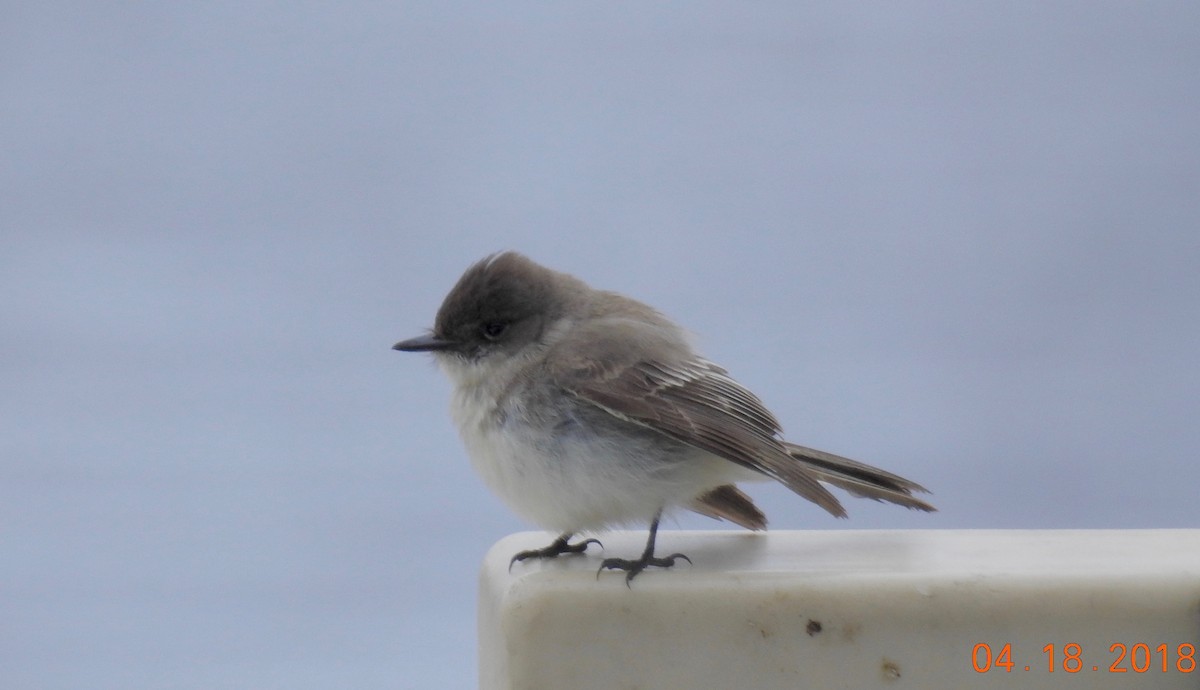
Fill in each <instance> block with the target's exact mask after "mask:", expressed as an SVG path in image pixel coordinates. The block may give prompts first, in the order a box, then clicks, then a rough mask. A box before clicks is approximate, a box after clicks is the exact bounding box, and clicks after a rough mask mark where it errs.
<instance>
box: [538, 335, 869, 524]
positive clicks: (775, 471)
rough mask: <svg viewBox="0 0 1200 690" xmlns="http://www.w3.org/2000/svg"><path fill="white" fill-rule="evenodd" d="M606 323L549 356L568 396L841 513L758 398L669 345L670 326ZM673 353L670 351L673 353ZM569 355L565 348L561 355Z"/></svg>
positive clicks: (712, 366)
mask: <svg viewBox="0 0 1200 690" xmlns="http://www.w3.org/2000/svg"><path fill="white" fill-rule="evenodd" d="M620 326H621V324H619V323H610V324H608V328H604V329H601V328H592V329H588V331H589V332H587V333H581V334H579V337H577V338H573V339H572V340H574V343H572V346H571V347H570V348H564V349H562V350H560V351H559V352H560V353H563V354H561V355H560V356H558V357H554V358H552V360H553V365H552V372H551V373H552V375H553V376H554V378H555V380H556V382H557V383H558V385H559V386H560V387H561V388H562V389H563V390H566V391H567V392H568V393H570V394H571V395H574V396H576V397H577V398H579V399H581V400H584V401H586V402H589V403H591V404H593V405H596V406H598V407H600V408H601V409H603V410H605V411H607V412H608V413H610V414H612V415H614V416H616V417H619V418H621V419H624V420H627V421H630V422H633V423H636V424H640V425H642V426H645V427H648V428H650V429H653V430H655V431H657V432H659V433H662V434H665V435H667V436H669V437H671V438H673V439H675V440H677V441H680V442H682V443H686V444H688V445H690V446H693V447H696V448H700V449H702V450H706V451H708V452H710V453H712V454H714V455H717V456H720V457H722V458H725V459H726V460H729V461H731V462H735V463H737V464H739V465H742V466H744V467H748V468H750V469H753V470H756V471H758V472H761V473H762V474H765V475H767V476H769V477H771V478H773V479H777V480H779V481H780V482H782V483H783V484H784V485H785V486H787V487H788V488H789V489H791V490H792V491H794V492H796V493H797V494H799V495H801V496H803V497H805V498H807V499H808V500H810V501H812V502H813V503H816V504H817V505H819V506H821V507H822V508H824V509H825V510H827V511H829V512H830V513H832V514H833V515H836V516H838V517H844V516H845V514H846V511H845V509H844V508H842V505H841V503H839V502H838V500H837V498H835V497H834V496H833V494H831V493H830V492H829V490H828V489H826V488H825V487H824V486H822V485H821V484H820V483H819V482H818V481H817V475H816V474H815V473H813V472H812V471H810V470H809V469H808V468H806V467H805V466H804V465H803V464H802V463H799V462H796V460H795V459H794V458H792V457H791V455H789V454H788V451H787V449H786V448H785V446H784V445H783V442H782V441H781V440H780V438H779V436H778V434H779V423H778V422H777V421H776V420H775V417H774V416H773V415H772V414H771V413H770V412H769V411H768V410H767V409H766V407H764V406H763V404H762V401H760V400H759V399H758V397H757V396H755V395H754V394H753V393H751V392H750V391H748V390H746V389H745V388H744V387H742V386H741V384H739V383H737V382H736V381H734V380H733V379H732V378H730V376H729V374H728V373H727V372H726V371H725V370H724V369H722V368H721V367H719V366H717V365H716V364H713V363H712V362H709V361H707V360H705V359H702V358H700V357H697V356H694V355H692V354H691V351H690V349H687V348H673V347H665V346H664V345H670V344H673V342H674V341H670V338H671V337H672V336H673V334H672V333H670V332H663V331H653V330H649V331H648V330H647V329H645V328H642V324H637V323H631V324H626V328H624V329H623V328H621V327H620ZM681 351H682V353H683V354H682V355H681V356H673V355H674V353H677V352H681ZM567 353H569V354H567Z"/></svg>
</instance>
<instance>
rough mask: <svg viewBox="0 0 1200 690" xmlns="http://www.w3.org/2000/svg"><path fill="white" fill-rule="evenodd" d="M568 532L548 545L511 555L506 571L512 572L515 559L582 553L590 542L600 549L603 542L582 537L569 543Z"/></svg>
mask: <svg viewBox="0 0 1200 690" xmlns="http://www.w3.org/2000/svg"><path fill="white" fill-rule="evenodd" d="M570 538H571V535H570V534H564V535H562V536H561V537H559V538H558V539H555V540H554V541H553V542H552V543H551V544H550V545H549V546H547V547H545V548H542V549H531V550H529V551H521V552H519V553H517V555H515V556H513V557H512V560H510V561H509V562H508V572H510V573H511V572H512V567H513V564H514V563H516V562H517V561H524V560H527V559H530V558H556V557H558V556H561V555H562V554H564V553H584V552H585V551H587V547H588V545H590V544H596V545H598V546H599V547H600V548H601V549H603V548H604V544H601V543H600V540H599V539H584V540H583V541H580V542H576V543H574V544H572V543H570V541H569V540H570Z"/></svg>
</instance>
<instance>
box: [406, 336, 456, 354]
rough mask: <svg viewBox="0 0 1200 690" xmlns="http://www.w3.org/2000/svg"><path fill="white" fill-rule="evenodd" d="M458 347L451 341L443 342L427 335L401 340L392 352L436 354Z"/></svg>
mask: <svg viewBox="0 0 1200 690" xmlns="http://www.w3.org/2000/svg"><path fill="white" fill-rule="evenodd" d="M456 347H458V343H456V342H454V341H453V340H443V339H441V338H439V337H437V336H436V335H433V334H432V333H431V334H429V335H419V336H417V337H415V338H409V339H408V340H401V341H400V342H398V343H396V344H395V345H393V346H392V349H393V350H400V351H401V352H438V351H441V350H453V349H455V348H456Z"/></svg>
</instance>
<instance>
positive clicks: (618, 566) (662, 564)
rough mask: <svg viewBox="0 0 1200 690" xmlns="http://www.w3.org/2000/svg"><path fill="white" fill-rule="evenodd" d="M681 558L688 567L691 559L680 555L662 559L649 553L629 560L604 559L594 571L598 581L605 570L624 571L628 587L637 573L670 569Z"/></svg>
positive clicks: (675, 554) (674, 554) (676, 554)
mask: <svg viewBox="0 0 1200 690" xmlns="http://www.w3.org/2000/svg"><path fill="white" fill-rule="evenodd" d="M680 558H682V559H683V560H685V561H687V562H688V564H689V565H690V564H691V562H692V559H690V558H688V557H687V556H685V555H683V554H681V553H673V554H671V555H670V556H665V557H662V558H658V557H655V556H654V555H652V554H650V553H644V554H642V557H641V558H638V559H636V560H629V559H626V558H605V559H604V561H603V562H601V563H600V569H599V570H597V571H596V578H597V579H599V577H600V573H602V572H604V571H605V570H624V571H625V586H626V587H630V586H631V585H630V584H629V583H631V582H633V578H635V577H637V575H638V573H640V572H642V571H643V570H645V569H646V568H649V567H650V566H654V567H656V568H670V567H672V566H674V565H675V561H676V560H677V559H680Z"/></svg>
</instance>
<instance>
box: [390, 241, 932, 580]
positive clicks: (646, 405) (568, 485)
mask: <svg viewBox="0 0 1200 690" xmlns="http://www.w3.org/2000/svg"><path fill="white" fill-rule="evenodd" d="M392 347H393V349H395V350H399V351H403V352H429V353H432V354H433V355H434V357H435V359H436V361H437V364H438V365H439V367H440V368H441V369H442V370H443V372H444V373H445V374H446V375H447V376H448V378H449V379H450V381H451V382H452V384H453V389H454V390H453V396H452V402H451V416H452V418H453V420H454V422H455V423H456V425H457V427H458V431H459V433H460V436H461V437H462V440H463V443H464V445H465V447H466V450H467V454H468V456H469V458H470V460H471V463H472V465H473V466H474V468H475V470H476V471H477V472H478V473H479V475H480V476H481V477H482V478H483V480H484V482H485V483H486V484H487V485H488V487H489V488H490V489H491V490H492V491H494V492H495V493H496V494H497V495H498V496H499V497H500V498H501V499H502V500H503V502H504V503H506V504H507V505H508V506H509V507H510V508H511V509H512V510H513V511H514V512H516V513H517V514H518V515H519V516H521V517H522V518H524V519H526V520H528V521H530V522H532V523H534V524H536V525H538V526H540V527H542V528H543V529H545V530H548V531H550V532H553V533H557V534H558V535H559V536H558V537H557V538H556V539H555V540H554V541H553V542H552V543H551V544H549V545H548V546H546V547H545V548H540V549H532V550H527V551H521V552H519V553H517V554H515V555H514V556H513V557H512V560H511V561H510V563H509V567H510V569H511V568H512V565H513V564H515V563H517V562H521V561H526V560H530V559H547V558H555V557H558V556H561V555H564V554H580V553H584V552H586V550H587V549H588V547H589V546H591V545H593V544H595V545H598V546H600V548H603V545H602V544H600V542H599V541H598V540H597V539H595V538H594V537H589V538H585V539H581V540H579V541H575V542H572V541H571V540H572V538H573V537H575V536H576V535H579V534H596V533H601V532H603V531H604V530H607V529H612V528H615V527H620V526H629V525H643V524H644V525H648V537H647V540H646V545H645V548H644V550H643V552H642V554H641V555H640V556H638V557H636V558H615V557H610V558H605V559H603V561H602V562H601V564H600V567H599V569H598V570H597V576H599V574H600V573H602V572H604V571H606V570H618V571H623V572H624V573H625V583H626V585H630V584H631V582H632V581H633V579H634V578H635V577H636V576H637V575H638V574H640V573H642V572H643V571H645V570H646V569H647V568H649V567H657V568H669V567H671V566H673V565H675V564H676V562H677V561H679V560H684V561H687V562H689V563H690V562H691V559H690V558H688V557H687V556H686V555H685V554H682V553H673V554H670V555H666V556H660V555H657V554H656V545H655V541H656V537H657V533H658V527H659V522H660V521H661V519H662V518H663V516H664V515H665V514H671V513H673V512H675V511H679V510H691V511H693V512H696V513H700V514H702V515H706V516H709V517H712V518H716V519H719V520H726V521H729V522H732V523H734V524H737V525H739V526H741V527H744V528H746V529H750V530H764V529H766V527H767V519H766V516H765V515H764V514H763V512H762V511H761V510H760V509H759V508H758V507H757V506H756V505H755V504H754V502H753V501H752V500H751V498H750V497H749V496H748V495H746V494H745V493H744V492H743V491H742V490H741V489H740V488H739V487H738V483H739V482H748V481H760V480H775V481H778V482H780V483H781V484H783V485H784V486H786V487H787V488H788V489H790V490H791V491H793V492H794V493H796V494H797V495H799V496H801V497H803V498H805V499H807V500H809V501H811V502H813V503H815V504H816V505H818V506H820V507H821V508H822V509H824V510H825V511H827V512H828V513H829V514H831V515H833V516H834V517H838V518H843V517H846V515H847V514H846V510H845V508H844V507H843V506H842V503H841V501H840V500H839V499H838V498H837V497H836V496H835V495H834V494H833V493H832V492H831V491H830V490H829V488H827V486H826V485H829V486H833V487H837V488H839V489H842V490H845V491H846V492H848V493H849V494H851V495H853V496H857V497H863V498H869V499H874V500H876V501H883V502H887V503H892V504H896V505H899V506H903V507H905V508H909V509H913V510H918V511H926V512H932V511H935V510H936V508H934V507H933V506H932V505H931V504H929V503H927V502H926V501H924V500H922V499H921V498H918V497H917V496H916V495H915V494H921V493H929V491H928V490H927V489H925V487H923V486H921V485H920V484H917V483H916V482H913V481H911V480H909V479H905V478H903V477H901V476H899V475H896V474H893V473H891V472H887V471H885V470H882V469H879V468H877V467H873V466H871V465H868V464H865V463H862V462H858V461H856V460H851V459H849V458H846V457H842V456H839V455H834V454H832V453H827V452H824V451H821V450H817V449H814V448H808V447H805V446H801V445H798V444H795V443H791V442H789V441H787V440H785V439H784V437H783V435H782V427H781V425H780V423H779V421H778V420H777V419H776V417H775V416H774V415H773V414H772V413H771V412H770V411H769V410H768V409H767V407H766V406H765V405H764V404H763V402H762V400H760V399H759V397H758V396H756V395H755V394H754V393H752V392H751V391H750V390H748V389H747V388H746V387H744V386H742V385H741V384H740V383H738V382H737V381H735V380H734V379H733V378H732V377H731V376H730V374H729V372H728V371H727V370H726V369H724V368H722V367H721V366H718V365H717V364H715V363H713V362H711V361H709V360H708V359H706V358H704V357H703V356H701V355H700V354H699V353H698V352H697V351H696V349H695V347H694V345H693V343H692V342H691V338H690V336H689V335H688V333H687V332H686V331H685V330H684V329H683V328H681V327H680V326H678V325H676V324H675V323H674V322H672V321H671V320H670V319H668V318H667V317H666V316H664V315H663V314H662V313H661V312H659V311H658V310H656V309H654V308H652V307H650V306H648V305H646V304H644V303H642V302H639V301H637V300H635V299H632V298H629V297H626V296H624V295H621V294H619V293H616V292H611V291H606V290H598V289H595V288H592V287H591V286H589V285H588V284H587V283H585V282H584V281H582V280H580V279H578V278H576V277H574V276H572V275H570V274H567V273H563V272H559V271H555V270H552V269H550V268H547V267H545V266H542V265H540V264H538V263H536V262H534V261H533V260H531V259H529V258H528V257H526V256H524V255H522V254H520V253H518V252H515V251H503V252H498V253H495V254H491V255H489V256H487V257H485V258H483V259H482V260H480V261H478V262H476V263H474V264H472V265H471V266H470V267H469V268H467V270H466V271H465V272H464V273H463V275H462V277H461V278H459V280H458V282H457V283H456V284H455V285H454V286H453V288H452V289H451V290H450V292H449V293H448V294H447V295H446V297H445V299H444V300H443V302H442V304H441V306H440V307H439V309H438V311H437V314H436V317H435V319H434V325H433V327H432V329H430V330H429V331H428V332H426V333H425V334H423V335H420V336H417V337H415V338H409V339H407V340H402V341H400V342H398V343H396V344H395V345H393V346H392Z"/></svg>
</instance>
